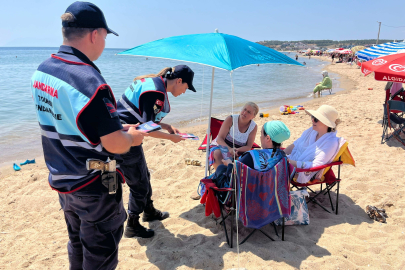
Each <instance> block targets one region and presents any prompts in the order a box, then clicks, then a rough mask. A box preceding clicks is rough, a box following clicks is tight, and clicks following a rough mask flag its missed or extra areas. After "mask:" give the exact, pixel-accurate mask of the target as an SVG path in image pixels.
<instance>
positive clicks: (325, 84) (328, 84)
mask: <svg viewBox="0 0 405 270" xmlns="http://www.w3.org/2000/svg"><path fill="white" fill-rule="evenodd" d="M322 76H323V80H322V82H319V83H317V84H316V86H315V88H314V95H315V94H316V93H318V97H319V96H320V94H321V91H322V90H324V89H332V80H331V79H330V78H329V75H328V72H327V71H326V70H324V71H322Z"/></svg>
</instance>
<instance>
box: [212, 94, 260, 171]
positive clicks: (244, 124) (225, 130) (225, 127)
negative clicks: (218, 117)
mask: <svg viewBox="0 0 405 270" xmlns="http://www.w3.org/2000/svg"><path fill="white" fill-rule="evenodd" d="M258 112H259V107H258V106H257V104H256V103H254V102H247V103H246V104H245V106H243V108H242V111H241V112H240V114H235V115H230V116H228V117H227V118H226V119H225V121H224V122H223V124H222V126H221V128H220V130H219V133H218V136H217V137H216V138H215V139H214V140H213V141H212V143H211V146H213V147H212V148H211V149H210V154H209V165H210V166H213V167H214V169H217V167H218V166H219V165H221V164H222V160H223V159H230V160H231V161H232V160H233V157H234V154H235V156H240V155H241V154H243V153H244V152H247V151H249V150H250V149H252V146H253V143H254V140H255V137H256V133H257V125H256V123H255V121H253V118H255V117H256V115H257V113H258ZM234 142H235V143H234ZM234 148H235V151H236V152H235V153H234Z"/></svg>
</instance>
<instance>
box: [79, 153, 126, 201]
mask: <svg viewBox="0 0 405 270" xmlns="http://www.w3.org/2000/svg"><path fill="white" fill-rule="evenodd" d="M116 165H117V163H116V161H115V160H110V158H108V159H107V161H106V162H104V161H102V160H100V159H93V158H89V159H87V160H86V168H87V170H100V171H101V182H102V183H103V185H104V186H105V187H106V188H108V193H109V194H115V193H116V192H117V188H118V182H117V171H116Z"/></svg>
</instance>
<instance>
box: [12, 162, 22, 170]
mask: <svg viewBox="0 0 405 270" xmlns="http://www.w3.org/2000/svg"><path fill="white" fill-rule="evenodd" d="M13 169H14V171H19V170H21V168H20V166H18V165H17V164H15V163H14V164H13Z"/></svg>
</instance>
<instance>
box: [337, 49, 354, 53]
mask: <svg viewBox="0 0 405 270" xmlns="http://www.w3.org/2000/svg"><path fill="white" fill-rule="evenodd" d="M338 53H340V54H350V53H353V52H352V51H351V50H348V49H345V50H341V51H338Z"/></svg>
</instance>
